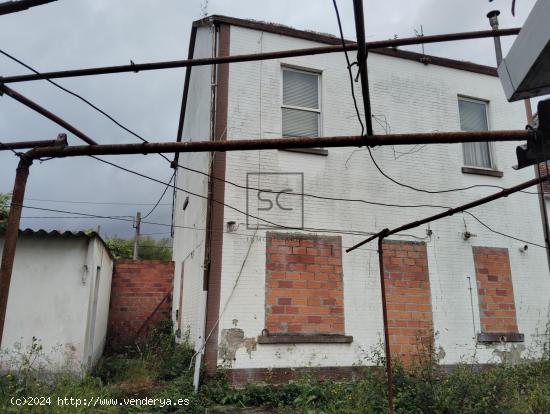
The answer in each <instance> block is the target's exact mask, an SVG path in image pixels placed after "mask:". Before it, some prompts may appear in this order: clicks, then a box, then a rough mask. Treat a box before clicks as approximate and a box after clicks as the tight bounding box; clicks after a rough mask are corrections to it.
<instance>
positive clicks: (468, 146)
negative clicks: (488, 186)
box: [458, 97, 494, 168]
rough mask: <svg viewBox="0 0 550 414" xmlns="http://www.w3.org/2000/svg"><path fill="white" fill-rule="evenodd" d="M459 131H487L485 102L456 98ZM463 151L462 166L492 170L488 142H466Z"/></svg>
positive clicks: (492, 163) (492, 164)
mask: <svg viewBox="0 0 550 414" xmlns="http://www.w3.org/2000/svg"><path fill="white" fill-rule="evenodd" d="M458 111H459V113H460V129H461V130H462V131H488V130H489V123H488V121H487V102H485V101H481V100H474V99H468V98H462V97H459V98H458ZM462 145H463V149H464V165H466V166H469V167H481V168H494V162H493V156H492V154H491V144H490V143H489V142H467V143H464V144H462Z"/></svg>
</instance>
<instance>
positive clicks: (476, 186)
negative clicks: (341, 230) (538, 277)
mask: <svg viewBox="0 0 550 414" xmlns="http://www.w3.org/2000/svg"><path fill="white" fill-rule="evenodd" d="M332 3H333V5H334V10H335V12H336V19H337V22H338V30H339V32H340V38H341V41H342V44H345V39H344V32H343V28H342V22H341V19H340V13H339V11H338V4H337V2H336V0H332ZM344 54H345V55H346V62H348V67H347V70H348V73H349V76H350V86H351V96H352V99H353V101H354V105H355V108H356V113H357V117H358V120H359V122H361V125H362V120H361V115H360V112H359V109H358V104H357V98H356V96H355V92H354V86H353V79H354V77H353V73H352V69H351V67H352V65H350V64H349V61H350V60H349V57H348V52H347V50H346V48H344ZM361 134H362V135H363V134H364V129H362V131H361ZM367 150H368V152H369V155H370V158H371V160H372V162H373V164H374V165H375V167H376V168H377V169H378V171H379V172H380V174H382V175H383V176H384V177H385V178H387V179H388V180H390V181H392V182H393V183H395V184H397V185H399V186H402V187H406V188H409V189H412V190H415V191H419V192H423V193H428V194H438V193H449V192H454V191H463V190H469V189H472V188H479V187H486V188H498V189H501V190H504V189H505V188H504V187H501V186H495V185H485V184H477V185H472V186H468V187H463V188H456V189H448V190H441V191H431V190H425V189H420V188H416V187H413V186H410V185H407V184H404V183H401V182H399V181H397V180H395V179H393V178H392V177H390V176H389V175H387V174H386V173H385V172H384V171H383V170H382V168H380V166H379V165H378V163H377V162H376V160H375V159H374V156H373V154H372V151H371V149H370V148H369V147H367ZM351 155H353V153H352V154H351ZM349 158H351V156H350V157H349ZM349 158H348V161H349ZM346 163H347V161H346ZM520 192H522V193H526V194H537V195H538V194H539V193H538V192H537V193H533V192H530V191H520ZM438 207H441V208H445V209H450V208H451V207H444V206H438ZM464 213H466V214H469V215H470V216H471V217H472V218H474V219H475V220H476V221H477V222H479V224H481V225H482V226H483V227H485V228H486V229H487V230H489V231H491V232H493V233H495V234H498V235H501V236H503V237H507V238H510V239H513V240H516V241H521V242H523V243H527V244H530V245H533V246H538V247H542V248H544V249H546V246H542V245H540V244H537V243H533V242H529V241H526V240H523V239H520V238H518V237H515V236H511V235H509V234H506V233H502V232H499V231H497V230H494V229H492V228H491V227H490V226H489V225H487V224H486V223H484V222H483V221H481V220H480V219H479V218H478V217H476V216H475V215H474V214H472V213H470V212H469V211H466V210H465V211H464Z"/></svg>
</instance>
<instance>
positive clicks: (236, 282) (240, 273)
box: [188, 227, 258, 370]
mask: <svg viewBox="0 0 550 414" xmlns="http://www.w3.org/2000/svg"><path fill="white" fill-rule="evenodd" d="M257 233H258V227H256V229H255V230H254V234H253V236H252V238H251V239H250V244H249V245H248V250H247V251H246V255H245V256H244V260H243V262H242V264H241V268H240V269H239V273H238V274H237V278H236V279H235V282H234V283H233V287H232V288H231V292H229V296H228V297H227V300H226V301H225V303H224V305H223V308H222V310H221V312H220V314H219V315H218V318H217V319H216V322H214V326H212V329H211V330H210V332H209V333H208V335H207V336H206V338H204V341H202V344H201V346H200V347H199V349H197V350H196V351H195V353H194V354H193V356H192V357H191V360H190V361H189V368H188V370H190V369H191V367H192V366H193V360H194V359H195V357H196V356H197V355H198V354H200V353H201V352H202V350H203V349H204V347H205V346H206V343H207V342H208V340H209V339H210V337H211V336H212V334H213V333H214V331H215V330H216V328H217V327H218V324H219V323H220V319H221V318H222V316H223V314H224V313H225V311H226V310H227V306H228V305H229V301H230V300H231V298H232V297H233V294H234V293H235V290H237V285H238V283H239V280H240V278H241V276H242V274H243V270H244V266H245V265H246V261H247V260H248V256H249V255H250V251H251V250H252V245H253V244H254V240H255V239H256V234H257Z"/></svg>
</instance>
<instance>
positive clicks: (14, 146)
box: [0, 139, 57, 151]
mask: <svg viewBox="0 0 550 414" xmlns="http://www.w3.org/2000/svg"><path fill="white" fill-rule="evenodd" d="M56 144H57V141H56V140H55V139H51V140H44V141H17V142H0V151H11V150H21V149H31V148H38V147H53V146H55V145H56Z"/></svg>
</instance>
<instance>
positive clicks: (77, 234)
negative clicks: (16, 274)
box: [0, 228, 114, 260]
mask: <svg viewBox="0 0 550 414" xmlns="http://www.w3.org/2000/svg"><path fill="white" fill-rule="evenodd" d="M5 233H6V232H5V230H2V231H0V237H2V236H4V234H5ZM21 236H31V237H32V236H35V237H58V238H65V239H66V238H85V239H88V240H93V239H98V240H99V242H100V243H101V244H102V245H103V247H104V248H105V250H107V253H108V254H109V256H110V257H111V259H113V260H114V257H113V255H112V254H111V251H110V250H109V246H107V243H106V242H105V240H104V239H103V237H101V235H100V234H99V233H97V232H96V231H88V232H86V231H69V230H66V231H59V230H51V231H46V230H44V229H39V230H33V229H30V228H26V229H19V237H21Z"/></svg>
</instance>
